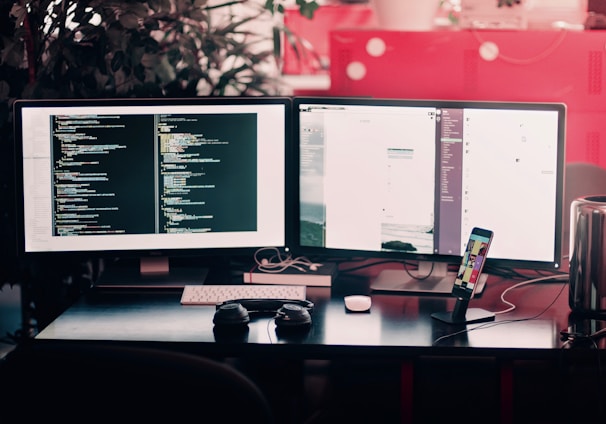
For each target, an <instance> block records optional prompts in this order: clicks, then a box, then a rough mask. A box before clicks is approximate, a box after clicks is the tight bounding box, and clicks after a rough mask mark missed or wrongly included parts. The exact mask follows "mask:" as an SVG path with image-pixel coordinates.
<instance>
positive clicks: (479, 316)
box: [431, 298, 495, 324]
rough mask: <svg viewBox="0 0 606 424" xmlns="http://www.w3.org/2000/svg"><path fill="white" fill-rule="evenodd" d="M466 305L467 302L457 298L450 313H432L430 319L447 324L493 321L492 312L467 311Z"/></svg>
mask: <svg viewBox="0 0 606 424" xmlns="http://www.w3.org/2000/svg"><path fill="white" fill-rule="evenodd" d="M468 305H469V300H467V299H461V298H458V299H457V303H455V307H454V309H453V310H452V311H448V312H434V313H433V314H431V317H432V318H435V319H437V320H439V321H442V322H446V323H448V324H474V323H478V322H488V321H494V318H495V314H494V312H490V311H487V310H485V309H480V308H469V309H467V306H468Z"/></svg>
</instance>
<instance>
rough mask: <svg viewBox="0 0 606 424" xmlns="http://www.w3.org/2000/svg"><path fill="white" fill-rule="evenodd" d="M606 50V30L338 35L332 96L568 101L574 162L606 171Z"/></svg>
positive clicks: (569, 140)
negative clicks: (605, 146)
mask: <svg viewBox="0 0 606 424" xmlns="http://www.w3.org/2000/svg"><path fill="white" fill-rule="evenodd" d="M486 43H493V47H495V46H496V49H497V50H498V54H497V55H496V58H493V60H488V59H490V53H491V52H494V50H491V49H487V51H488V56H482V54H481V51H482V49H481V48H482V46H490V44H486ZM605 45H606V31H583V32H572V31H570V32H568V31H474V30H469V31H432V32H399V31H379V30H371V29H368V30H358V31H349V30H335V31H332V32H331V33H330V61H331V68H330V77H331V87H330V94H331V95H336V96H375V97H391V98H396V97H398V98H440V99H455V100H462V99H469V100H509V101H556V102H563V103H566V104H567V106H568V113H569V120H568V124H567V160H568V161H586V162H592V163H596V164H598V165H601V166H604V167H606V152H604V149H601V150H602V151H600V148H599V147H600V144H601V143H603V140H605V139H606V119H605V118H606V114H605V112H606V95H605V93H604V87H603V81H604V73H605V72H606V66H604V54H605V48H604V47H605ZM487 58H488V59H487Z"/></svg>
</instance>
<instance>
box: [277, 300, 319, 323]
mask: <svg viewBox="0 0 606 424" xmlns="http://www.w3.org/2000/svg"><path fill="white" fill-rule="evenodd" d="M275 322H276V326H277V327H278V328H279V329H286V328H307V327H309V326H310V325H311V314H310V313H309V309H307V308H304V307H302V306H300V305H296V304H294V303H285V304H284V305H283V306H282V307H281V308H280V309H278V311H277V312H276V317H275Z"/></svg>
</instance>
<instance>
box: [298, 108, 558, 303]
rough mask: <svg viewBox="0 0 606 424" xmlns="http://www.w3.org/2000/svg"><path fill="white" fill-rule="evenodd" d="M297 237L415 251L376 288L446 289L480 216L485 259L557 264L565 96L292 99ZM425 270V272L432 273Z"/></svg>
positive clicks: (304, 246)
mask: <svg viewBox="0 0 606 424" xmlns="http://www.w3.org/2000/svg"><path fill="white" fill-rule="evenodd" d="M293 108H294V129H295V137H296V138H297V141H296V142H295V150H296V152H295V156H296V158H297V159H296V161H297V162H298V168H299V169H298V172H297V182H296V183H295V187H297V188H298V193H297V194H296V195H295V197H296V198H298V207H297V211H296V213H295V214H296V215H297V219H296V221H298V222H297V231H296V233H297V238H298V241H297V243H298V244H297V248H298V249H300V250H301V252H305V253H307V254H312V253H315V254H328V255H341V256H343V255H346V256H349V257H352V256H364V257H390V258H398V259H413V260H414V259H416V260H418V264H419V269H418V272H417V274H416V275H415V274H412V275H410V276H408V274H407V273H406V272H400V271H399V270H395V271H394V270H389V271H385V272H383V273H381V275H380V276H379V278H377V280H376V281H375V282H374V283H373V284H372V285H371V287H372V288H373V289H375V290H381V289H385V290H394V291H420V292H423V291H428V292H443V293H450V291H451V289H452V284H453V282H454V277H453V276H452V275H451V274H450V272H449V270H448V265H449V264H450V265H452V264H455V265H456V264H458V263H459V262H460V260H461V257H462V254H463V252H464V251H465V245H466V243H467V240H468V238H469V236H470V232H471V229H472V228H473V227H482V228H486V229H490V230H492V231H493V232H494V239H493V244H492V247H491V251H490V254H489V255H488V260H487V266H489V265H492V266H503V267H517V268H541V269H551V270H557V269H558V268H559V267H560V262H561V251H562V250H561V249H562V242H561V237H562V210H561V208H562V198H563V189H562V187H563V172H564V171H563V169H564V162H565V158H564V152H565V150H564V149H565V135H564V134H565V113H566V108H565V105H563V104H555V103H542V104H539V103H503V102H481V101H441V100H401V99H399V100H398V99H373V98H304V97H296V98H295V99H294V105H293ZM428 276H429V277H428Z"/></svg>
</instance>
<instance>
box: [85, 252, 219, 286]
mask: <svg viewBox="0 0 606 424" xmlns="http://www.w3.org/2000/svg"><path fill="white" fill-rule="evenodd" d="M208 272H209V270H208V268H205V267H200V266H192V265H189V264H172V263H170V262H169V259H168V258H166V257H161V258H140V259H139V260H138V261H126V262H118V263H114V264H110V265H108V266H107V267H106V269H104V270H103V273H102V274H101V277H100V278H99V280H98V281H97V282H96V283H95V284H94V285H95V287H99V288H183V287H185V286H186V285H200V284H204V281H205V280H206V277H207V275H208Z"/></svg>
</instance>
